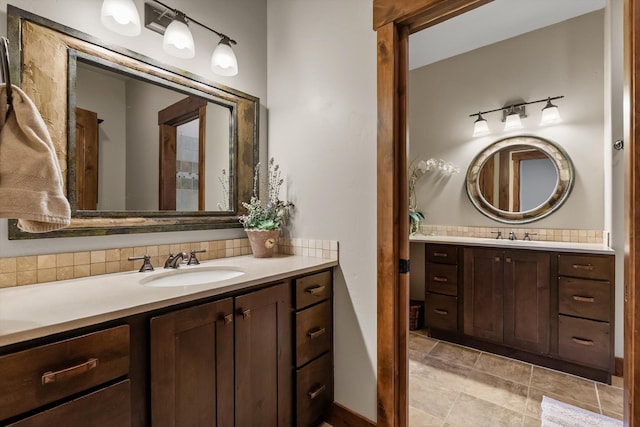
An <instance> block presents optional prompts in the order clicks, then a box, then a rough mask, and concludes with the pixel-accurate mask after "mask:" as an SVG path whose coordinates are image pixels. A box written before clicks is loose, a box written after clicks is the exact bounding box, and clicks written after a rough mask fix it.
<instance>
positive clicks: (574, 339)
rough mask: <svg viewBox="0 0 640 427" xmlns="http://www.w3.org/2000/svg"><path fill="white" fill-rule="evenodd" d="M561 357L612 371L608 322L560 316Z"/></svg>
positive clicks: (559, 345) (559, 346)
mask: <svg viewBox="0 0 640 427" xmlns="http://www.w3.org/2000/svg"><path fill="white" fill-rule="evenodd" d="M558 317H559V325H558V354H559V355H560V357H562V358H564V359H567V360H573V361H576V362H579V363H584V364H587V365H590V366H593V367H597V368H601V369H606V370H607V371H608V370H610V369H611V337H610V329H611V328H610V325H609V323H607V322H596V321H594V320H586V319H576V318H574V317H568V316H562V315H561V316H558Z"/></svg>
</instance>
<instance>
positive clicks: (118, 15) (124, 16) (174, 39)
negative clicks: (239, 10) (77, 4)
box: [101, 0, 238, 76]
mask: <svg viewBox="0 0 640 427" xmlns="http://www.w3.org/2000/svg"><path fill="white" fill-rule="evenodd" d="M152 1H153V2H154V3H157V4H159V5H160V6H162V9H159V8H157V7H155V6H154V5H152V4H151V3H145V5H144V21H145V22H144V26H145V27H147V28H148V29H150V30H152V31H155V32H157V33H160V34H162V35H163V39H162V48H163V49H164V51H165V52H167V53H168V54H170V55H173V56H175V57H177V58H193V57H194V56H195V43H194V41H193V35H192V34H191V31H190V30H189V26H188V24H189V23H194V24H197V25H199V26H201V27H202V28H204V29H207V30H209V31H211V32H212V33H214V34H215V35H216V36H218V37H220V42H219V43H218V45H217V46H216V48H215V49H214V51H213V55H212V56H211V70H212V71H213V72H214V73H216V74H218V75H221V76H235V75H236V74H238V60H237V58H236V55H235V53H234V52H233V48H232V47H231V46H232V45H235V44H237V43H236V41H235V40H233V39H232V38H231V37H229V36H227V35H226V34H223V33H220V32H218V31H216V30H214V29H213V28H211V27H209V26H207V25H204V24H203V23H201V22H199V21H196V20H195V19H193V18H191V17H190V16H187V14H185V13H184V12H181V11H179V10H177V9H174V8H172V7H170V6H168V5H166V4H165V3H163V2H161V1H158V0H152ZM101 19H102V23H103V24H104V26H105V27H107V28H108V29H110V30H111V31H114V32H116V33H119V34H124V35H128V36H136V35H138V34H140V17H139V15H138V10H137V9H136V6H135V4H134V3H133V0H104V1H103V3H102V11H101Z"/></svg>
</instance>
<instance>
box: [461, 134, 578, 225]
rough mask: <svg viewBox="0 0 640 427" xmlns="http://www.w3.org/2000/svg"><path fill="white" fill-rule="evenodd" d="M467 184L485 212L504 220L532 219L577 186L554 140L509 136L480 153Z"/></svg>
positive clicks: (555, 206) (471, 196)
mask: <svg viewBox="0 0 640 427" xmlns="http://www.w3.org/2000/svg"><path fill="white" fill-rule="evenodd" d="M466 185H467V194H468V195H469V199H470V200H471V202H472V203H473V205H474V206H475V207H476V208H477V209H478V210H479V211H480V212H482V213H483V214H484V215H486V216H488V217H490V218H492V219H495V220H497V221H501V222H508V223H525V222H531V221H535V220H538V219H540V218H543V217H545V216H547V215H549V214H550V213H551V212H553V211H554V210H556V209H558V208H559V207H560V205H561V204H562V203H563V202H564V200H565V199H566V198H567V196H568V195H569V192H570V191H571V188H572V185H573V166H572V164H571V161H570V159H569V157H568V156H567V155H566V153H565V152H564V151H563V150H562V149H561V148H560V147H558V146H556V145H555V144H553V143H551V142H550V141H547V140H545V139H542V138H538V137H533V136H518V137H513V138H506V139H503V140H500V141H498V142H495V143H493V144H492V145H490V146H489V147H487V148H486V149H484V150H483V151H482V152H481V153H480V154H478V156H476V158H475V159H474V160H473V162H472V163H471V166H470V167H469V170H468V171H467V181H466Z"/></svg>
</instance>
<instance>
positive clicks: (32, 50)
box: [7, 5, 259, 239]
mask: <svg viewBox="0 0 640 427" xmlns="http://www.w3.org/2000/svg"><path fill="white" fill-rule="evenodd" d="M7 13H8V36H9V40H10V41H11V43H12V48H11V49H10V51H11V54H12V56H13V57H12V58H11V59H12V65H13V69H12V80H14V81H15V82H17V83H18V84H19V85H20V86H21V88H22V89H23V90H24V91H25V93H26V94H27V95H28V96H29V97H30V98H31V99H32V100H33V101H34V103H35V104H36V106H37V107H38V109H39V111H40V113H41V115H42V117H43V119H44V121H45V123H47V127H48V130H49V133H50V134H51V137H52V140H53V141H54V145H55V148H56V154H57V157H58V161H59V164H60V168H61V170H62V173H63V176H64V177H65V190H66V194H67V198H68V199H69V202H70V204H71V208H72V220H71V225H70V226H69V227H67V228H66V229H63V230H58V231H54V232H50V233H42V234H29V233H24V232H22V231H20V230H19V229H18V228H17V225H16V221H14V220H11V221H9V238H10V239H31V238H50V237H70V236H89V235H107V234H120V233H139V232H158V231H182V230H197V229H214V228H238V227H241V225H240V223H239V222H238V215H240V214H241V213H242V210H243V207H242V204H241V202H242V201H248V200H249V199H250V197H251V194H252V192H253V171H254V168H255V166H256V164H257V162H258V120H259V117H258V115H259V99H258V98H256V97H254V96H251V95H249V94H246V93H243V92H240V91H238V90H235V89H233V88H229V87H226V86H222V85H216V84H214V83H212V82H209V81H207V80H205V79H204V78H202V77H199V76H196V75H193V74H190V73H188V72H186V71H183V70H178V69H175V68H172V67H169V66H167V65H165V64H161V63H158V62H157V61H155V60H153V59H151V58H148V57H145V56H143V55H140V54H137V53H135V52H131V51H129V50H126V49H123V48H121V47H117V46H108V45H104V44H103V43H101V42H100V41H99V40H97V39H95V38H94V37H92V36H90V35H88V34H84V33H81V32H79V31H76V30H74V29H72V28H68V27H65V26H63V25H60V24H57V23H55V22H52V21H49V20H47V19H45V18H42V17H40V16H37V15H34V14H31V13H29V12H26V11H24V10H21V9H18V8H16V7H14V6H11V5H8V8H7ZM142 107H144V108H142ZM191 107H193V108H191ZM92 140H93V141H92ZM181 141H182V142H181ZM181 147H183V148H181Z"/></svg>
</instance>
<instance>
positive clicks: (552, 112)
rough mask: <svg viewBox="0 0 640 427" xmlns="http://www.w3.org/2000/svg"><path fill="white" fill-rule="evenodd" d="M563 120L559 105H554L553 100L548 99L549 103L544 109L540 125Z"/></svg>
mask: <svg viewBox="0 0 640 427" xmlns="http://www.w3.org/2000/svg"><path fill="white" fill-rule="evenodd" d="M561 121H562V118H561V117H560V111H558V107H557V106H555V105H553V104H552V103H551V101H547V105H545V107H544V108H543V109H542V117H541V118H540V126H545V125H551V124H554V123H559V122H561Z"/></svg>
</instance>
